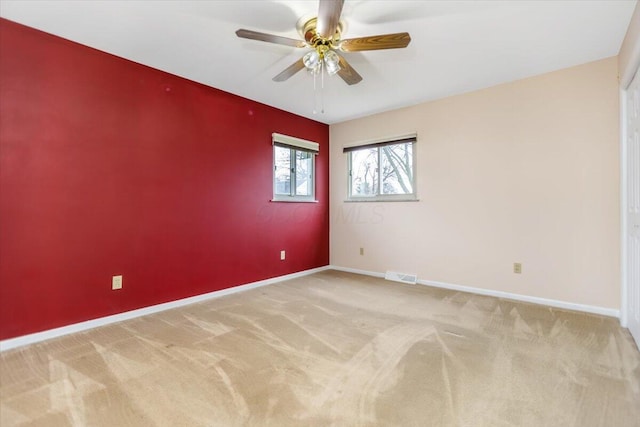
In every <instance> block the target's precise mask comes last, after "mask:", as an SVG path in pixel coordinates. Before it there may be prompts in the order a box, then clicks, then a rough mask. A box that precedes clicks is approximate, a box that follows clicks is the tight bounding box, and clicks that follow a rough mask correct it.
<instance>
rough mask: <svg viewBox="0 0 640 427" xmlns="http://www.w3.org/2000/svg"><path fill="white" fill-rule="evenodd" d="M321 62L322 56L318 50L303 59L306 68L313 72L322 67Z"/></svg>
mask: <svg viewBox="0 0 640 427" xmlns="http://www.w3.org/2000/svg"><path fill="white" fill-rule="evenodd" d="M320 60H321V58H320V54H319V53H318V51H316V50H312V51H311V52H309V53H307V54H306V55H305V56H303V57H302V62H303V63H304V66H305V67H307V68H308V69H309V70H312V71H313V70H315V69H316V68H318V66H319V65H320Z"/></svg>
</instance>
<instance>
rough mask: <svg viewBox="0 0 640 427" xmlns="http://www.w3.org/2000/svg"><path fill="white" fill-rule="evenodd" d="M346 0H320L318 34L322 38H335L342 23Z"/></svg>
mask: <svg viewBox="0 0 640 427" xmlns="http://www.w3.org/2000/svg"><path fill="white" fill-rule="evenodd" d="M343 4H344V0H320V7H319V8H318V23H317V25H316V32H317V33H318V35H319V36H320V37H322V38H325V39H328V38H331V37H333V35H334V34H335V33H336V29H337V28H338V24H339V23H340V14H341V13H342V5H343Z"/></svg>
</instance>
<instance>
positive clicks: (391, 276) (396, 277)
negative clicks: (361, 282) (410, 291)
mask: <svg viewBox="0 0 640 427" xmlns="http://www.w3.org/2000/svg"><path fill="white" fill-rule="evenodd" d="M384 278H385V279H387V280H393V281H394V282H402V283H409V284H411V285H415V284H416V281H417V280H418V276H417V275H416V274H406V273H398V272H396V271H387V272H386V273H385V275H384Z"/></svg>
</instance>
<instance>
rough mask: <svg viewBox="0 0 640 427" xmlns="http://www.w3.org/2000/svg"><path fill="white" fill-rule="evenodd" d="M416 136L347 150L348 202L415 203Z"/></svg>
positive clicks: (345, 150) (347, 148)
mask: <svg viewBox="0 0 640 427" xmlns="http://www.w3.org/2000/svg"><path fill="white" fill-rule="evenodd" d="M415 145H416V136H415V135H412V136H408V137H402V138H393V139H390V140H384V141H380V142H373V143H367V144H364V145H358V146H353V147H346V148H345V149H344V152H345V153H346V154H347V156H348V165H349V191H348V199H349V200H359V201H366V200H415V199H416V182H415Z"/></svg>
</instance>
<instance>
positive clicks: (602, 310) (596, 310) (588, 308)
mask: <svg viewBox="0 0 640 427" xmlns="http://www.w3.org/2000/svg"><path fill="white" fill-rule="evenodd" d="M331 269H332V270H338V271H345V272H348V273H355V274H363V275H366V276H373V277H382V278H384V273H379V272H376V271H366V270H358V269H355V268H348V267H339V266H335V265H332V266H331ZM418 284H420V285H425V286H433V287H436V288H444V289H451V290H453V291H460V292H469V293H472V294H478V295H487V296H491V297H497V298H504V299H510V300H514V301H522V302H528V303H532V304H540V305H546V306H549V307H555V308H563V309H566V310H574V311H582V312H585V313H592V314H600V315H603V316H609V317H616V318H620V310H616V309H613V308H606V307H598V306H594V305H586V304H578V303H573V302H566V301H559V300H553V299H547V298H540V297H533V296H529V295H521V294H513V293H511V292H503V291H495V290H491V289H483V288H474V287H472V286H464V285H456V284H453V283H445V282H436V281H433V280H418Z"/></svg>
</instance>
